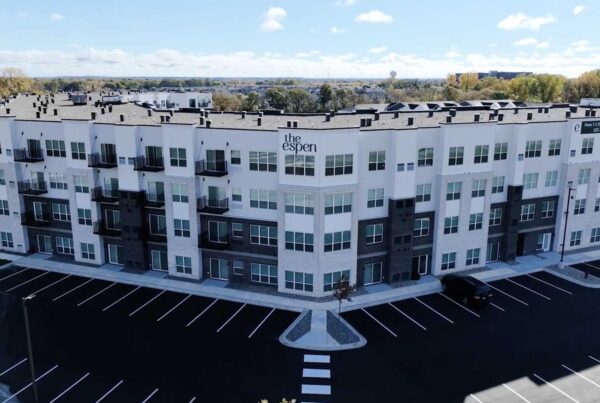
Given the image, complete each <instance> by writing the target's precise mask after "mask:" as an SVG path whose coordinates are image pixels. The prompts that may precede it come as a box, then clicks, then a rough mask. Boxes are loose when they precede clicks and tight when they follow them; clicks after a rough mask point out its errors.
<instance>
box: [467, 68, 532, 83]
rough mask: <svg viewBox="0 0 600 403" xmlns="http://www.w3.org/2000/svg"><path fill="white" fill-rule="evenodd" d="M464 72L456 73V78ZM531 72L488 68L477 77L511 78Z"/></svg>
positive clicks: (527, 74)
mask: <svg viewBox="0 0 600 403" xmlns="http://www.w3.org/2000/svg"><path fill="white" fill-rule="evenodd" d="M463 74H465V73H456V79H457V80H459V81H460V77H461V76H462V75H463ZM531 74H533V73H532V72H530V71H496V70H490V71H489V72H487V73H477V77H478V78H479V79H480V80H481V79H483V78H488V77H492V78H499V79H501V80H512V79H513V78H515V77H519V76H529V75H531Z"/></svg>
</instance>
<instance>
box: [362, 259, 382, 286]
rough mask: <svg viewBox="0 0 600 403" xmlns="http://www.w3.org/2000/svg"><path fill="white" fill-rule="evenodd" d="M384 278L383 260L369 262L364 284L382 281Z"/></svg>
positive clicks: (366, 267)
mask: <svg viewBox="0 0 600 403" xmlns="http://www.w3.org/2000/svg"><path fill="white" fill-rule="evenodd" d="M382 280H383V265H382V264H381V262H377V263H367V264H366V265H365V271H364V276H363V285H369V284H376V283H381V281H382Z"/></svg>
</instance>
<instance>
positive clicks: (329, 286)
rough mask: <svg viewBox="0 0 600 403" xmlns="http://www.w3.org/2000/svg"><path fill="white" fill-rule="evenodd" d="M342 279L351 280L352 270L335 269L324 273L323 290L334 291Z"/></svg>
mask: <svg viewBox="0 0 600 403" xmlns="http://www.w3.org/2000/svg"><path fill="white" fill-rule="evenodd" d="M341 281H350V270H341V271H334V272H332V273H325V274H324V275H323V291H324V292H327V291H333V290H336V289H337V288H338V285H339V284H340V282H341Z"/></svg>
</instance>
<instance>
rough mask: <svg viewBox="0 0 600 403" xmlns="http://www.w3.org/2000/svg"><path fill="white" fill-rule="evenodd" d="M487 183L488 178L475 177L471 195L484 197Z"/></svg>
mask: <svg viewBox="0 0 600 403" xmlns="http://www.w3.org/2000/svg"><path fill="white" fill-rule="evenodd" d="M486 185H487V180H485V179H474V180H473V187H472V188H471V197H484V196H485V187H486Z"/></svg>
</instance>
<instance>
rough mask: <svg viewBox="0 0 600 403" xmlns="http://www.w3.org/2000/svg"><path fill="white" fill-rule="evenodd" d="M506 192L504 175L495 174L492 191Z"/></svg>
mask: <svg viewBox="0 0 600 403" xmlns="http://www.w3.org/2000/svg"><path fill="white" fill-rule="evenodd" d="M502 192H504V176H494V178H493V179H492V193H502Z"/></svg>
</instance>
